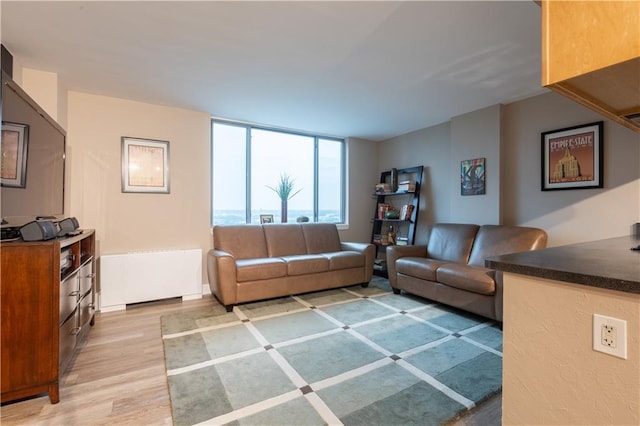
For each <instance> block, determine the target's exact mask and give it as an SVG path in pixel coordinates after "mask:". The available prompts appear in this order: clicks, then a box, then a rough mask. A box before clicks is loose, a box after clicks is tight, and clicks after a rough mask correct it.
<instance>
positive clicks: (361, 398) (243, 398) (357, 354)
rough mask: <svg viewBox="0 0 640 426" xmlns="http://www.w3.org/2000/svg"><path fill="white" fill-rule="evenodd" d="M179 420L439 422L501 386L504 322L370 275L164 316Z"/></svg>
mask: <svg viewBox="0 0 640 426" xmlns="http://www.w3.org/2000/svg"><path fill="white" fill-rule="evenodd" d="M162 336H163V340H164V350H165V359H166V368H167V380H168V383H169V391H170V394H171V405H172V410H173V422H174V424H176V425H193V424H216V425H218V424H237V425H323V424H330V425H336V424H337V425H339V424H345V425H351V424H362V425H401V424H419V425H430V424H433V425H438V424H442V423H445V422H448V421H450V420H452V419H454V418H456V417H458V416H459V415H461V414H462V413H464V412H465V411H467V410H469V409H470V408H472V407H474V406H475V405H476V404H477V403H478V402H480V401H482V400H484V399H486V398H487V397H489V396H491V395H493V394H495V393H496V392H498V391H499V390H500V389H501V386H502V352H501V351H502V333H501V331H500V329H499V328H498V327H497V326H496V324H495V323H494V322H492V321H488V320H486V319H484V318H481V317H477V316H473V315H470V314H467V313H464V312H462V311H458V310H454V309H451V308H448V307H445V306H443V305H439V304H434V303H430V302H429V301H428V300H425V299H421V298H417V297H412V296H408V295H404V294H403V295H394V294H393V293H392V292H391V288H390V287H389V285H388V282H387V281H386V280H384V279H381V278H374V280H373V281H372V283H371V285H370V286H369V287H368V288H362V287H360V286H354V287H348V288H344V289H337V290H327V291H323V292H317V293H309V294H304V295H299V296H293V297H286V298H281V299H274V300H269V301H264V302H257V303H249V304H244V305H240V306H237V307H235V308H234V311H233V312H232V313H227V312H226V311H225V310H224V308H223V307H222V306H215V307H213V308H211V309H200V310H197V311H193V312H186V313H185V312H183V313H178V314H171V315H165V316H163V317H162Z"/></svg>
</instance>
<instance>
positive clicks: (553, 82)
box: [542, 0, 640, 133]
mask: <svg viewBox="0 0 640 426" xmlns="http://www.w3.org/2000/svg"><path fill="white" fill-rule="evenodd" d="M542 85H543V86H545V87H549V88H550V89H552V90H554V91H556V92H558V93H560V94H562V95H564V96H566V97H568V98H570V99H572V100H574V101H576V102H578V103H580V104H582V105H584V106H586V107H587V108H590V109H592V110H594V111H596V112H598V113H600V114H602V115H604V116H606V117H608V118H610V119H612V120H613V121H615V122H617V123H619V124H621V125H623V126H625V127H628V128H630V129H632V130H635V131H636V132H639V133H640V2H639V1H632V0H630V1H543V2H542Z"/></svg>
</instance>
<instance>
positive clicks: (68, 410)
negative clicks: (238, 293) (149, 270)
mask: <svg viewBox="0 0 640 426" xmlns="http://www.w3.org/2000/svg"><path fill="white" fill-rule="evenodd" d="M215 303H217V302H215V300H214V299H213V298H212V297H211V296H210V295H206V296H204V297H203V298H202V299H201V300H190V301H184V302H182V301H180V300H168V301H162V302H154V303H146V304H141V305H136V306H133V307H131V306H130V307H128V308H127V310H126V311H120V312H109V313H104V314H101V313H98V314H97V316H96V323H95V326H94V327H93V329H92V330H91V331H90V333H89V337H88V340H87V342H86V344H85V345H84V346H83V347H82V348H81V349H80V351H79V352H78V354H77V356H76V357H75V359H74V360H73V361H72V362H71V364H70V367H69V369H68V370H67V372H66V373H65V374H64V376H63V377H62V379H61V383H60V402H59V403H58V404H50V403H49V397H48V396H46V395H44V396H41V397H37V398H31V399H28V400H23V401H19V402H14V403H10V404H5V405H3V406H2V407H1V408H0V423H1V424H2V425H3V426H4V425H18V424H20V425H24V424H33V425H38V424H40V425H107V424H108V425H114V424H117V425H122V424H130V425H162V424H172V421H171V407H170V403H169V391H168V388H167V381H166V376H165V369H164V352H163V347H162V339H161V336H160V317H161V316H162V315H164V314H166V313H171V312H177V311H180V310H185V309H192V308H197V307H206V306H210V305H211V304H215ZM501 407H502V405H501V397H500V395H497V396H495V397H493V398H492V399H490V400H489V401H487V402H485V403H483V404H482V405H481V406H480V407H477V408H476V409H475V410H473V411H472V412H471V413H469V414H468V415H467V416H465V417H463V418H462V419H460V420H458V421H457V422H455V423H453V424H454V425H456V426H491V425H499V424H500V423H501V421H500V419H501Z"/></svg>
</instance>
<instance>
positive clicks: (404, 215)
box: [400, 204, 413, 220]
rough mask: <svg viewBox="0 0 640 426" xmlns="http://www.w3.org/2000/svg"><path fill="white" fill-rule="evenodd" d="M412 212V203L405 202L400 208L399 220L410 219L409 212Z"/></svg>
mask: <svg viewBox="0 0 640 426" xmlns="http://www.w3.org/2000/svg"><path fill="white" fill-rule="evenodd" d="M412 213H413V204H405V205H404V206H402V208H401V209H400V219H401V220H411V214H412Z"/></svg>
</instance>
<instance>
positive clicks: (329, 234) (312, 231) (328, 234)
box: [301, 223, 340, 254]
mask: <svg viewBox="0 0 640 426" xmlns="http://www.w3.org/2000/svg"><path fill="white" fill-rule="evenodd" d="M301 228H302V233H303V235H304V241H305V244H306V246H307V253H308V254H318V253H330V252H335V251H340V236H339V235H338V228H337V227H336V225H335V224H333V223H304V224H302V225H301Z"/></svg>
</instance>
